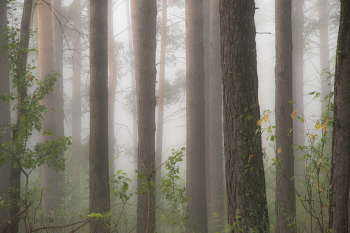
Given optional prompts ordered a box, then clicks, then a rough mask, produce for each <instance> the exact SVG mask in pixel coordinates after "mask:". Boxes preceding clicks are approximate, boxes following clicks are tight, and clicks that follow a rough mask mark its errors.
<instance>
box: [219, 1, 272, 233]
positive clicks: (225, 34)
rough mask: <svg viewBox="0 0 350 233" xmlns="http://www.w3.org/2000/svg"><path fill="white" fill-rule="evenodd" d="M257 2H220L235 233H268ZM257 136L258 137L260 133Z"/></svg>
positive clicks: (229, 187) (231, 219) (228, 171)
mask: <svg viewBox="0 0 350 233" xmlns="http://www.w3.org/2000/svg"><path fill="white" fill-rule="evenodd" d="M254 14H255V4H254V1H246V0H236V1H232V0H222V1H220V24H221V26H220V29H221V67H222V83H223V115H224V124H223V128H224V147H225V157H226V165H225V166H226V168H225V171H226V189H227V206H228V223H229V225H230V226H232V225H234V224H235V225H234V228H233V229H231V232H240V231H239V230H238V229H242V231H243V232H268V231H269V216H268V210H267V201H266V188H265V175H264V166H263V159H262V148H261V134H260V132H259V131H257V130H258V129H259V126H257V122H258V120H259V119H260V108H259V101H258V74H257V61H256V44H255V34H256V31H255V24H254ZM256 132H257V133H256Z"/></svg>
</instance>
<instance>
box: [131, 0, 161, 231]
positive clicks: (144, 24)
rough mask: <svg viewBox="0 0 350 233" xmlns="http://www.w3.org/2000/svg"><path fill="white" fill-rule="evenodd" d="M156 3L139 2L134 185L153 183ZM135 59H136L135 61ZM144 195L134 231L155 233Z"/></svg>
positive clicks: (150, 199)
mask: <svg viewBox="0 0 350 233" xmlns="http://www.w3.org/2000/svg"><path fill="white" fill-rule="evenodd" d="M156 19H157V4H156V0H141V27H140V29H141V30H140V32H141V33H140V46H141V47H140V57H139V58H140V61H141V63H140V70H139V72H138V75H137V77H138V84H139V86H138V96H137V107H138V112H137V117H138V134H139V144H138V145H139V146H138V171H139V172H140V173H142V174H144V175H143V178H142V179H138V184H137V186H138V187H139V188H141V187H142V182H150V181H152V182H154V181H155V175H152V174H151V173H152V170H153V169H154V165H155V141H154V138H155V107H156V99H155V85H156V63H155V62H156V60H155V59H156V45H157V42H156ZM135 60H136V58H135ZM147 191H148V192H149V193H148V194H147V193H146V194H140V193H139V194H138V195H137V222H138V225H137V232H138V233H144V232H154V230H155V227H156V221H155V195H154V190H153V189H152V187H151V188H150V190H147Z"/></svg>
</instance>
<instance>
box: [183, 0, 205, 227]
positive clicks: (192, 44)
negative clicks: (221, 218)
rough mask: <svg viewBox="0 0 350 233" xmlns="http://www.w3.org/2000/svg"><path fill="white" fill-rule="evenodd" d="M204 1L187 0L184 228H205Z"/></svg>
mask: <svg viewBox="0 0 350 233" xmlns="http://www.w3.org/2000/svg"><path fill="white" fill-rule="evenodd" d="M203 56H204V49H203V1H202V0H192V1H186V114H187V117H186V125H187V142H186V144H187V156H186V161H187V162H186V177H187V178H186V193H187V195H188V197H189V202H188V207H189V210H190V216H189V226H188V227H187V230H186V232H201V233H205V232H208V222H207V206H206V180H205V116H204V114H205V103H204V78H205V77H204V59H203Z"/></svg>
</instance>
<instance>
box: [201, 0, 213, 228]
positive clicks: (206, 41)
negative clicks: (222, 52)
mask: <svg viewBox="0 0 350 233" xmlns="http://www.w3.org/2000/svg"><path fill="white" fill-rule="evenodd" d="M203 46H204V93H209V76H210V69H209V68H210V0H203ZM204 102H205V107H204V117H205V119H204V120H205V183H206V185H205V187H206V193H205V194H206V199H207V218H208V219H209V220H210V219H211V216H212V214H211V203H210V202H211V198H210V197H211V194H210V192H211V190H210V174H211V173H210V128H209V121H210V120H209V94H206V95H204ZM208 226H209V227H211V226H212V223H211V222H210V223H209V224H208Z"/></svg>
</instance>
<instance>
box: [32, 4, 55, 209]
mask: <svg viewBox="0 0 350 233" xmlns="http://www.w3.org/2000/svg"><path fill="white" fill-rule="evenodd" d="M48 3H51V1H47V2H44V1H43V0H40V1H39V2H38V6H37V16H38V47H39V78H40V80H42V81H44V80H45V78H46V77H47V76H48V75H51V74H52V73H51V72H52V71H53V70H54V68H55V67H54V53H53V52H54V50H53V30H52V29H53V28H52V11H51V8H50V7H49V5H48ZM54 89H55V87H54ZM41 104H43V105H45V106H46V108H47V109H48V112H46V113H43V120H42V130H43V132H44V131H45V130H48V129H49V130H51V132H52V133H53V134H54V133H55V132H56V114H55V113H54V111H53V110H52V109H54V108H55V93H54V92H50V93H49V94H47V95H46V96H45V97H44V99H43V100H42V101H41ZM55 111H56V109H55ZM55 136H56V135H55ZM53 139H54V135H48V134H45V135H42V136H41V140H42V142H45V141H47V140H53ZM41 182H42V186H43V187H44V188H47V187H50V188H49V190H47V191H44V192H43V200H42V207H43V212H44V213H46V214H50V213H52V212H51V211H53V212H56V211H57V210H58V200H57V197H58V196H57V194H58V192H59V189H58V174H57V172H56V170H54V169H53V168H52V167H49V166H48V165H46V164H45V165H43V166H42V167H41Z"/></svg>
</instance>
